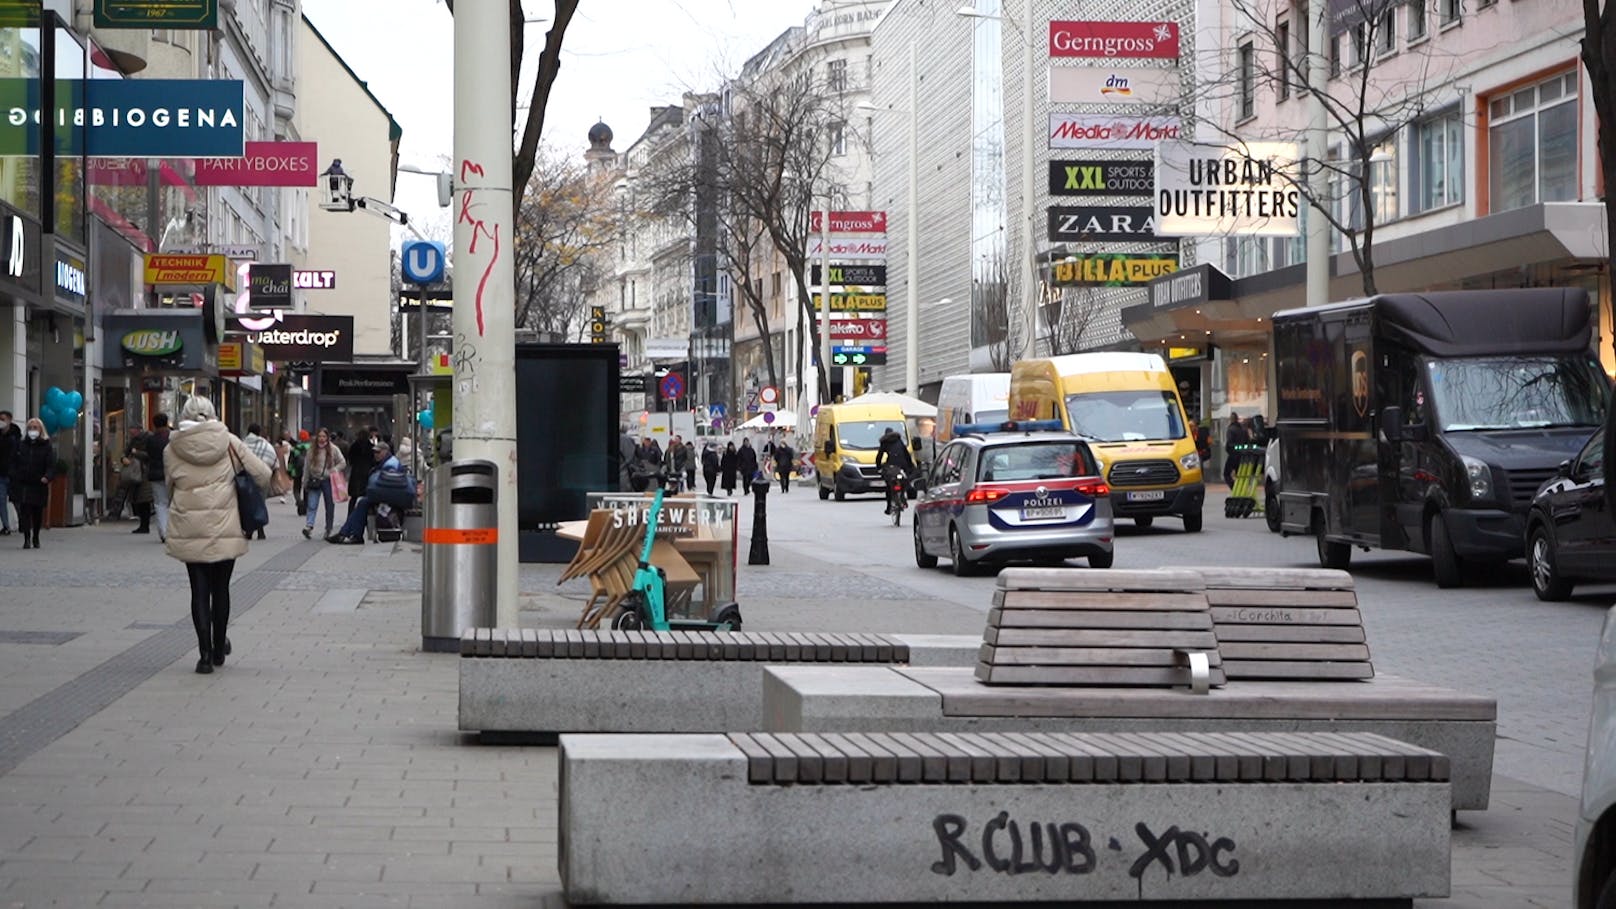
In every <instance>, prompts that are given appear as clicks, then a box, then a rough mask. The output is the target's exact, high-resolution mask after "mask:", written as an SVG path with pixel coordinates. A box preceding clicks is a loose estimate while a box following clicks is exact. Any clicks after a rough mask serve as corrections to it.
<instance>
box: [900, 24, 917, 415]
mask: <svg viewBox="0 0 1616 909" xmlns="http://www.w3.org/2000/svg"><path fill="white" fill-rule="evenodd" d="M915 76H916V73H915V42H914V41H913V40H911V41H910V42H909V231H908V232H909V236H908V237H907V238H906V239H907V240H908V247H909V249H908V263H907V265H906V266H905V267H906V270H907V271H908V276H907V279H906V280H905V282H904V283H905V284H907V285H908V292H909V301H908V305H907V306H906V307H905V311H904V314H903V323H904V324H903V327H904V335H905V338H904V345H905V346H906V347H907V348H908V350H907V353H908V357H907V358H906V359H905V362H904V367H903V383H904V389H903V390H904V392H905V393H907V394H911V395H918V394H919V393H920V391H919V389H920V190H919V184H920V140H919V139H918V138H917V135H916V134H917V133H919V132H920V128H919V122H918V121H919V120H920V89H919V88H918V86H917V80H916V78H915Z"/></svg>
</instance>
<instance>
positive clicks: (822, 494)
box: [819, 483, 830, 502]
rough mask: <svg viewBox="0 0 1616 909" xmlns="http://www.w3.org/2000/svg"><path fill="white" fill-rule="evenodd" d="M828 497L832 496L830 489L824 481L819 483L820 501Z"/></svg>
mask: <svg viewBox="0 0 1616 909" xmlns="http://www.w3.org/2000/svg"><path fill="white" fill-rule="evenodd" d="M828 498H830V489H828V488H827V487H826V486H825V484H824V483H820V484H819V501H821V502H823V501H825V500H826V499H828Z"/></svg>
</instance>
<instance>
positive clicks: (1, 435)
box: [0, 423, 22, 477]
mask: <svg viewBox="0 0 1616 909" xmlns="http://www.w3.org/2000/svg"><path fill="white" fill-rule="evenodd" d="M21 444H22V430H21V429H20V428H18V426H17V424H16V423H12V424H11V425H10V426H8V427H6V431H5V432H0V476H7V477H9V476H11V455H12V453H13V452H15V451H16V450H17V446H18V445H21Z"/></svg>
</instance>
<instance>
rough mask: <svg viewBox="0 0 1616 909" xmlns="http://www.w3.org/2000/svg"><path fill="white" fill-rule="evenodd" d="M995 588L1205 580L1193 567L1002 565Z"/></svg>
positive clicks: (1169, 585) (1188, 585)
mask: <svg viewBox="0 0 1616 909" xmlns="http://www.w3.org/2000/svg"><path fill="white" fill-rule="evenodd" d="M994 586H995V587H996V588H997V589H999V590H1053V591H1060V590H1079V591H1081V590H1121V591H1135V590H1166V591H1184V590H1204V589H1206V582H1205V581H1203V580H1202V579H1201V575H1200V574H1198V573H1196V572H1194V571H1186V570H1183V569H1150V570H1145V571H1127V570H1121V569H1105V570H1100V571H1097V570H1095V569H1092V568H1006V569H1004V570H1003V571H1001V572H999V577H998V578H997V580H996V582H995V585H994Z"/></svg>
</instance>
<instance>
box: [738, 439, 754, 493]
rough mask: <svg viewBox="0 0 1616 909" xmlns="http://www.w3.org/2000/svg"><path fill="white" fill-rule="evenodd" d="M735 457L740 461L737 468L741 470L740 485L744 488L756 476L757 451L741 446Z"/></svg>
mask: <svg viewBox="0 0 1616 909" xmlns="http://www.w3.org/2000/svg"><path fill="white" fill-rule="evenodd" d="M736 457H737V458H739V459H740V461H739V462H738V466H739V467H740V468H741V485H743V486H744V485H746V484H747V483H750V482H752V478H753V477H755V476H757V471H758V456H757V449H755V448H753V447H752V446H750V445H742V446H741V447H740V450H739V451H737V452H736Z"/></svg>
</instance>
